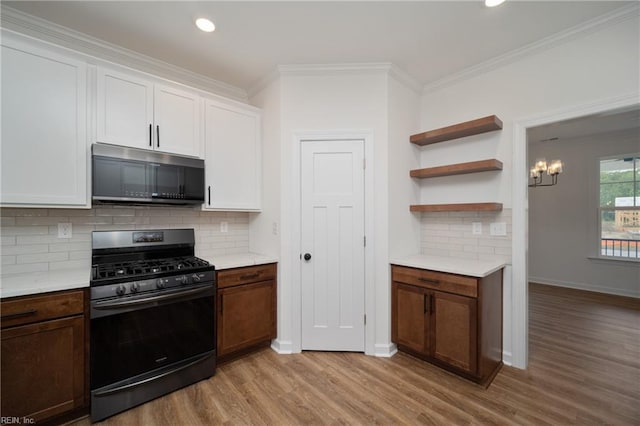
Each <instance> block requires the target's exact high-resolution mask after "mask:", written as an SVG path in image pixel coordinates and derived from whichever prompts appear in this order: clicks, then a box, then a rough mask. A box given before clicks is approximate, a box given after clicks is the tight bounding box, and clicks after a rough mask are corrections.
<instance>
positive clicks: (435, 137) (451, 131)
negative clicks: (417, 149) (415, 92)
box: [409, 115, 502, 146]
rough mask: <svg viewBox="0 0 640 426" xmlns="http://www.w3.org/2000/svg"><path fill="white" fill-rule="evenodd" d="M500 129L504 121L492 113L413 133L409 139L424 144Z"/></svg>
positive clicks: (417, 143)
mask: <svg viewBox="0 0 640 426" xmlns="http://www.w3.org/2000/svg"><path fill="white" fill-rule="evenodd" d="M500 129H502V121H501V120H500V119H499V118H498V117H496V116H495V115H490V116H488V117H483V118H478V119H476V120H471V121H466V122H464V123H459V124H454V125H453V126H447V127H441V128H439V129H434V130H429V131H428V132H424V133H418V134H416V135H411V137H410V138H409V141H410V142H411V143H414V144H416V145H420V146H424V145H430V144H432V143H438V142H444V141H449V140H452V139H458V138H464V137H466V136H472V135H479V134H481V133H487V132H492V131H494V130H500Z"/></svg>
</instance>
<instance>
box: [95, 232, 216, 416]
mask: <svg viewBox="0 0 640 426" xmlns="http://www.w3.org/2000/svg"><path fill="white" fill-rule="evenodd" d="M194 248H195V238H194V231H193V229H165V230H162V229H160V230H144V231H96V232H93V235H92V267H91V282H90V284H91V288H90V294H91V315H90V316H91V419H92V421H99V420H102V419H104V418H106V417H109V416H111V415H113V414H116V413H118V412H121V411H123V410H126V409H128V408H130V407H133V406H135V405H138V404H141V403H143V402H146V401H149V400H151V399H154V398H156V397H158V396H161V395H164V394H166V393H169V392H172V391H173V390H176V389H178V388H181V387H184V386H187V385H189V384H192V383H194V382H196V381H199V380H202V379H205V378H208V377H211V376H212V375H213V374H215V367H216V364H215V354H216V335H215V331H216V327H215V318H216V316H215V292H216V285H215V267H214V266H213V265H211V264H209V262H207V261H205V260H203V259H199V258H197V257H195V255H194V251H195V250H194Z"/></svg>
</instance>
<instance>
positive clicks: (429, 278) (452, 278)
mask: <svg viewBox="0 0 640 426" xmlns="http://www.w3.org/2000/svg"><path fill="white" fill-rule="evenodd" d="M391 279H392V280H393V281H396V282H401V283H406V284H411V285H415V286H419V287H424V288H430V289H434V290H440V291H445V292H447V293H454V294H459V295H462V296H468V297H478V279H477V278H471V277H465V276H463V275H454V274H447V273H444V272H436V271H429V270H426V269H417V268H407V267H404V266H392V267H391Z"/></svg>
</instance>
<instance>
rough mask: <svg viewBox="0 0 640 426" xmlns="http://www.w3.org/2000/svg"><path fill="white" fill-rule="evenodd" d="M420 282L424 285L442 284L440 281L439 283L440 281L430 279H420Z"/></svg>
mask: <svg viewBox="0 0 640 426" xmlns="http://www.w3.org/2000/svg"><path fill="white" fill-rule="evenodd" d="M418 280H420V281H422V282H423V283H429V284H440V281H438V280H430V279H429V278H418Z"/></svg>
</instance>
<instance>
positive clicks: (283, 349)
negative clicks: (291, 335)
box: [271, 339, 293, 355]
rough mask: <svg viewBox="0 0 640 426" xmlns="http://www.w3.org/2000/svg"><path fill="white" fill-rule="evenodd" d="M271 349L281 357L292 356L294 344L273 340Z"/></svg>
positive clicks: (287, 341)
mask: <svg viewBox="0 0 640 426" xmlns="http://www.w3.org/2000/svg"><path fill="white" fill-rule="evenodd" d="M271 349H273V350H274V351H275V352H277V353H279V354H280V355H290V354H292V353H293V342H291V341H290V340H278V339H275V340H272V341H271Z"/></svg>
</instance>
